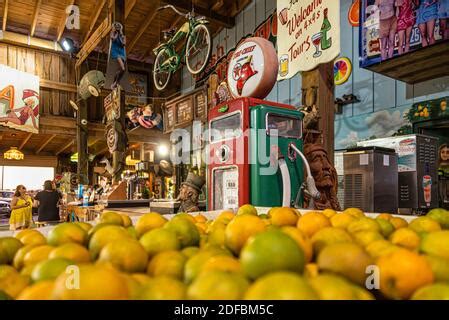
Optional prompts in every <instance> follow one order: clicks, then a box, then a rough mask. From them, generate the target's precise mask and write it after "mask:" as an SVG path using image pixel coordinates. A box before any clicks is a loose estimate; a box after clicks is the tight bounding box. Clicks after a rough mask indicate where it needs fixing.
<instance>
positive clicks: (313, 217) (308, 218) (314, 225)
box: [297, 212, 331, 238]
mask: <svg viewBox="0 0 449 320" xmlns="http://www.w3.org/2000/svg"><path fill="white" fill-rule="evenodd" d="M330 226H331V223H330V221H329V219H328V218H327V217H326V216H325V215H324V214H322V213H319V212H308V213H306V214H304V215H303V216H302V217H301V218H300V219H299V220H298V224H297V227H298V229H299V230H301V231H302V232H303V233H304V234H305V235H306V236H308V237H309V238H311V237H312V236H313V235H314V234H315V232H317V231H318V230H320V229H322V228H325V227H330Z"/></svg>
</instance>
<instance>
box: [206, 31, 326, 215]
mask: <svg viewBox="0 0 449 320" xmlns="http://www.w3.org/2000/svg"><path fill="white" fill-rule="evenodd" d="M277 72H278V62H277V55H276V52H275V49H274V47H273V45H272V44H271V43H270V42H269V41H267V40H264V39H262V38H249V39H247V40H245V41H244V42H243V43H242V44H241V45H240V46H239V47H238V48H237V49H236V51H235V53H234V55H233V58H232V60H231V62H230V64H229V68H228V86H229V90H230V92H231V94H232V96H233V97H234V98H235V99H233V100H230V101H227V102H225V103H222V104H220V105H218V106H216V107H214V108H212V109H211V110H210V112H209V119H208V120H209V137H208V139H209V153H208V155H209V165H208V170H207V171H208V190H209V195H208V198H209V203H208V209H209V210H222V209H233V210H235V209H237V208H238V207H239V206H242V205H244V204H247V203H250V204H252V205H255V206H259V207H274V206H288V207H290V206H294V207H300V206H301V205H302V198H303V194H304V192H308V193H309V194H310V195H311V196H312V198H319V192H318V191H317V190H316V188H315V183H314V180H313V178H312V176H311V173H310V168H309V165H308V164H307V161H306V159H305V157H304V155H303V154H302V152H301V150H302V148H303V140H302V136H303V134H302V119H303V113H301V112H300V111H298V110H297V109H296V108H295V107H293V106H290V105H286V104H279V103H275V102H270V101H266V100H260V99H257V98H252V97H258V98H264V97H266V96H267V94H268V93H269V92H270V91H271V89H272V88H273V86H274V83H275V81H276V76H277ZM304 166H305V167H306V172H307V179H306V180H304V174H303V172H304V170H303V168H304ZM309 205H310V206H313V201H310V203H309Z"/></svg>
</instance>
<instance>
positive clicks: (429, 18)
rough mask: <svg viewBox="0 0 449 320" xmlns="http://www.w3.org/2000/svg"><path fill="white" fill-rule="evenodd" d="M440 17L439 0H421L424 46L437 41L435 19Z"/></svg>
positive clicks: (421, 24)
mask: <svg viewBox="0 0 449 320" xmlns="http://www.w3.org/2000/svg"><path fill="white" fill-rule="evenodd" d="M436 19H438V0H420V5H419V9H418V16H417V19H416V23H418V27H419V32H420V33H421V43H422V46H423V47H427V46H428V45H429V44H431V45H432V44H434V43H435V35H434V33H435V21H436Z"/></svg>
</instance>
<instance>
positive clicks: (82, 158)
mask: <svg viewBox="0 0 449 320" xmlns="http://www.w3.org/2000/svg"><path fill="white" fill-rule="evenodd" d="M87 125H88V123H87V101H85V100H83V101H81V103H80V104H79V109H78V112H77V119H76V141H77V144H76V145H77V152H78V170H77V174H78V181H79V183H80V184H84V185H87V184H89V159H88V150H87V139H88V136H89V129H88V127H87Z"/></svg>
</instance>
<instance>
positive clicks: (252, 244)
mask: <svg viewBox="0 0 449 320" xmlns="http://www.w3.org/2000/svg"><path fill="white" fill-rule="evenodd" d="M240 263H241V264H242V269H243V272H244V273H245V275H246V276H247V277H248V278H250V279H257V278H259V277H261V276H263V275H265V274H267V273H270V272H276V271H292V272H297V273H302V272H303V270H304V265H305V257H304V252H303V251H302V249H301V248H300V247H299V246H298V244H297V243H296V241H295V240H293V239H292V238H291V237H290V236H288V235H286V234H285V233H284V232H282V231H280V230H275V229H273V230H270V231H266V232H263V233H260V234H257V235H255V236H254V237H253V238H251V239H250V240H249V241H248V242H247V244H246V245H245V246H244V247H243V249H242V251H241V254H240Z"/></svg>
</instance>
